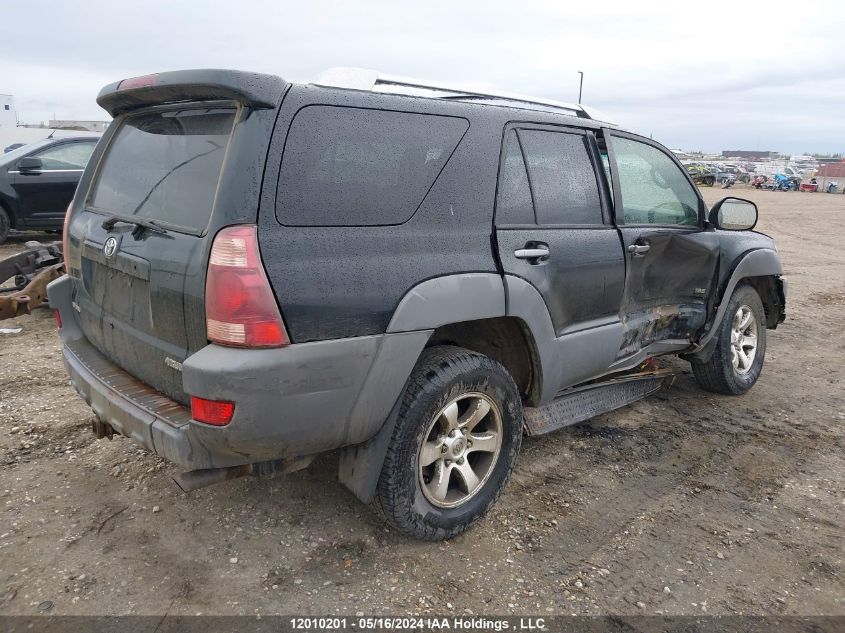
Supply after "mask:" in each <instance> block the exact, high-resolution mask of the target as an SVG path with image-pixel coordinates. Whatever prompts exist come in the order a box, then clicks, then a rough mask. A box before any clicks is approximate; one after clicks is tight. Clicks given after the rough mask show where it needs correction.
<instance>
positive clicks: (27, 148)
mask: <svg viewBox="0 0 845 633" xmlns="http://www.w3.org/2000/svg"><path fill="white" fill-rule="evenodd" d="M52 142H53V141H51V140H50V139H43V140H41V141H35V142H34V143H28V144H26V145H24V146H23V147H19V148H17V149H13V150H12V151H11V152H9V153H8V154H0V166H3V165H9V164H11V163H14V162H15V161H16V160H18V159H19V158H20V157H21V156H26V155H27V154H29V153H30V152H33V151H35V150H37V149H39V148H41V147H44V146H45V145H49V144H50V143H52Z"/></svg>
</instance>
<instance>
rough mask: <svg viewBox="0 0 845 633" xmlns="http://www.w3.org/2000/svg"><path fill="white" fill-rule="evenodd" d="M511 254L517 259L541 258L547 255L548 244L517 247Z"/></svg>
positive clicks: (545, 257) (546, 257)
mask: <svg viewBox="0 0 845 633" xmlns="http://www.w3.org/2000/svg"><path fill="white" fill-rule="evenodd" d="M513 256H514V257H516V258H517V259H536V260H538V261H539V260H543V259H548V257H549V247H548V246H534V247H532V248H518V249H517V250H515V251H514V252H513Z"/></svg>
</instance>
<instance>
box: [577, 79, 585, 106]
mask: <svg viewBox="0 0 845 633" xmlns="http://www.w3.org/2000/svg"><path fill="white" fill-rule="evenodd" d="M578 74H579V75H581V83H580V84H579V85H578V104H579V105H580V104H581V92H582V91H583V90H584V73H583V72H582V71H580V70H579V71H578Z"/></svg>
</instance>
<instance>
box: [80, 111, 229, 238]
mask: <svg viewBox="0 0 845 633" xmlns="http://www.w3.org/2000/svg"><path fill="white" fill-rule="evenodd" d="M234 121H235V109H234V108H231V107H229V108H182V109H179V110H167V111H156V112H144V113H141V114H136V115H133V116H129V117H127V118H126V120H125V121H124V122H123V124H122V125H121V127H120V129H119V130H118V132H117V134H116V135H115V137H114V138H113V139H112V142H111V144H110V145H109V149H108V151H107V153H106V155H105V158H104V159H103V162H102V164H101V166H100V172H99V177H98V179H97V183H96V185H95V187H94V190H93V193H92V196H91V206H93V207H94V208H95V209H97V210H100V211H103V212H105V213H109V212H111V213H115V214H119V215H124V216H126V215H137V216H140V217H144V218H148V219H153V220H162V221H165V222H168V223H170V224H174V225H181V226H185V227H191V228H195V229H203V228H205V226H206V225H207V224H208V220H209V218H210V217H211V211H212V207H213V205H214V197H215V195H216V193H217V182H218V180H219V179H220V171H221V169H222V167H223V157H224V155H225V153H226V147H227V145H228V143H229V138H230V136H231V133H232V126H233V125H234Z"/></svg>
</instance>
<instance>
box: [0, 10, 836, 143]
mask: <svg viewBox="0 0 845 633" xmlns="http://www.w3.org/2000/svg"><path fill="white" fill-rule="evenodd" d="M570 4H571V5H572V6H569V5H570ZM843 25H845V2H841V1H831V2H824V1H814V2H812V3H805V2H800V1H795V0H792V1H790V2H784V3H781V4H779V3H778V2H771V1H767V0H760V1H753V2H752V1H748V0H739V1H736V2H709V1H704V2H700V1H699V2H696V1H689V0H679V1H676V2H666V3H658V2H654V3H650V2H643V1H637V0H628V1H626V2H611V1H608V0H601V1H596V2H587V1H584V0H581V1H579V2H573V3H569V2H564V1H559V2H531V1H529V0H520V1H519V2H498V1H496V0H486V1H476V2H460V1H459V0H453V1H452V2H437V1H431V2H413V3H412V2H402V1H400V0H394V1H393V2H381V1H374V2H369V1H366V0H358V1H355V2H326V1H320V0H314V1H310V2H309V1H308V0H300V1H298V2H289V1H282V0H280V1H276V2H261V1H252V0H239V1H238V2H225V3H224V2H210V1H200V0H180V1H176V0H167V1H159V0H155V1H152V0H144V1H141V2H132V3H131V4H130V3H123V2H114V0H108V1H100V0H86V1H84V2H72V1H70V0H61V1H58V0H38V2H19V1H15V2H8V3H4V6H3V9H2V18H0V93H11V94H13V95H15V99H16V106H17V109H18V117H19V119H20V120H21V121H24V122H39V121H42V120H45V121H46V120H47V119H50V118H53V115H54V114H55V116H56V117H57V118H78V119H103V118H105V113H104V112H103V111H102V110H100V109H99V107H98V106H97V104H96V103H95V101H94V99H95V97H96V95H97V92H98V91H99V89H100V88H101V87H102V86H103V85H105V84H107V83H110V82H112V81H115V80H117V79H121V78H124V77H131V76H134V75H141V74H146V73H150V72H156V71H163V70H175V69H182V68H208V67H221V68H238V69H244V70H256V71H262V72H268V73H274V74H278V75H281V76H282V77H284V78H285V79H288V80H298V81H302V80H309V79H311V78H314V77H315V76H316V75H317V73H318V72H319V71H320V70H322V69H325V68H328V67H331V66H359V67H365V68H375V69H378V70H381V71H384V72H389V73H393V74H401V75H410V76H414V77H425V78H430V79H440V80H443V81H449V82H457V83H462V84H469V85H473V86H476V87H496V88H500V89H503V90H508V91H512V92H522V93H528V94H533V95H537V96H543V97H547V98H553V99H561V100H565V101H576V100H577V98H578V74H577V71H579V70H582V71H584V73H585V79H584V98H583V100H584V103H586V104H589V105H593V106H595V107H597V108H600V109H601V110H603V111H605V112H607V113H608V114H610V115H611V116H613V117H614V118H615V119H616V120H617V121H618V122H619V123H621V124H622V125H623V126H624V127H626V128H628V129H631V130H633V131H636V132H639V133H642V134H646V135H652V136H653V137H654V138H655V139H657V140H659V141H661V142H662V143H664V144H666V145H668V146H670V147H672V148H677V147H680V148H684V149H688V150H696V149H703V150H707V151H721V150H723V149H772V150H779V151H783V152H790V153H803V152H805V151H818V152H843V151H845V31H843Z"/></svg>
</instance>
